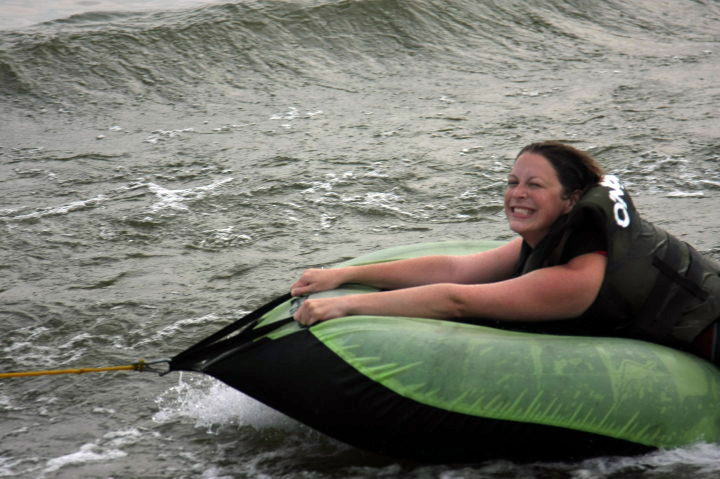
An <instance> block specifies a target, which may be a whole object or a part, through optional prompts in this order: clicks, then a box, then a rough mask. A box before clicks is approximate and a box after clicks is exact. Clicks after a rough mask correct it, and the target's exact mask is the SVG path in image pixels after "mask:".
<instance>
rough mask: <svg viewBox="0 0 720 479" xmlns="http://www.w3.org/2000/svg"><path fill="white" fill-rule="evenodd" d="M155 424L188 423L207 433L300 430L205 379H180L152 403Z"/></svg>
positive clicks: (270, 412)
mask: <svg viewBox="0 0 720 479" xmlns="http://www.w3.org/2000/svg"><path fill="white" fill-rule="evenodd" d="M155 402H156V404H158V406H159V411H158V412H157V413H156V414H155V415H154V416H153V420H154V421H156V422H158V423H168V422H173V421H178V420H187V419H189V420H191V421H193V422H194V423H195V426H196V427H199V428H206V429H207V430H208V431H210V432H212V430H213V429H214V428H216V427H218V426H221V425H226V424H234V425H239V426H251V427H253V428H255V429H257V430H262V429H267V428H275V429H285V430H287V429H300V428H301V426H300V424H299V423H297V422H296V421H294V420H292V419H290V418H288V417H287V416H285V415H283V414H281V413H279V412H277V411H275V410H274V409H271V408H269V407H267V406H265V405H264V404H262V403H260V402H258V401H255V400H254V399H252V398H250V397H248V396H246V395H245V394H243V393H241V392H239V391H237V390H235V389H232V388H231V387H229V386H227V385H225V384H223V383H221V382H220V381H218V380H215V379H213V378H210V377H208V376H199V375H190V376H188V375H183V374H181V375H180V379H179V381H178V384H177V386H174V387H172V388H170V389H169V390H168V391H166V392H165V393H163V394H162V395H161V396H159V397H158V398H157V399H156V400H155Z"/></svg>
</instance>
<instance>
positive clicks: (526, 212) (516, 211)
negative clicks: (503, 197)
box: [513, 208, 532, 215]
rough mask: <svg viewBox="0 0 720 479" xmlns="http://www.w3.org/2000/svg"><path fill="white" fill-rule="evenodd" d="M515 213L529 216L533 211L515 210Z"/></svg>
mask: <svg viewBox="0 0 720 479" xmlns="http://www.w3.org/2000/svg"><path fill="white" fill-rule="evenodd" d="M513 212H514V213H518V214H521V215H529V214H530V213H532V211H531V210H529V209H527V208H513Z"/></svg>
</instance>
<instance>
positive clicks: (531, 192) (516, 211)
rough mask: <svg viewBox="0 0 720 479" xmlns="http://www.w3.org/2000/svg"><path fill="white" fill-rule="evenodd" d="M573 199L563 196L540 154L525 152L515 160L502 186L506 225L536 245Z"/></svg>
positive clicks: (560, 187) (550, 169) (553, 170)
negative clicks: (505, 186) (504, 184)
mask: <svg viewBox="0 0 720 479" xmlns="http://www.w3.org/2000/svg"><path fill="white" fill-rule="evenodd" d="M575 202H576V200H575V198H565V195H564V191H563V186H562V184H561V183H560V180H559V179H558V177H557V173H555V168H553V166H552V164H550V162H549V161H548V160H547V159H546V158H545V157H544V156H542V155H539V154H537V153H530V152H525V153H523V154H522V155H520V156H519V157H518V158H517V160H515V164H514V165H513V168H512V170H510V174H509V175H508V185H507V189H506V190H505V215H506V216H507V219H508V223H509V224H510V229H512V230H513V231H515V232H516V233H518V234H519V235H520V236H522V237H523V239H525V241H527V242H528V244H529V245H530V246H532V247H535V246H537V244H538V243H539V242H540V240H542V239H543V238H544V237H545V235H546V234H547V233H548V231H550V226H552V224H553V223H554V222H555V220H556V219H558V218H559V217H560V216H561V215H563V214H565V213H568V212H570V210H571V209H572V207H573V206H574V205H575Z"/></svg>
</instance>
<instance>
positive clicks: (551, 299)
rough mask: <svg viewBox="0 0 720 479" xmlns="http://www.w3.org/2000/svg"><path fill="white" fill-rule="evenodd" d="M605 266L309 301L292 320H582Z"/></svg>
mask: <svg viewBox="0 0 720 479" xmlns="http://www.w3.org/2000/svg"><path fill="white" fill-rule="evenodd" d="M606 263H607V258H605V256H602V255H599V254H594V253H589V254H584V255H581V256H578V257H576V258H573V259H572V260H570V261H569V262H568V263H567V264H564V265H559V266H552V267H548V268H542V269H539V270H535V271H533V272H531V273H528V274H525V275H523V276H520V277H518V278H512V279H508V280H504V281H499V282H495V283H487V284H454V283H441V284H430V285H424V286H417V287H411V288H405V289H399V290H394V291H384V292H378V293H369V294H362V295H351V296H341V297H334V298H321V299H308V300H306V301H305V302H304V303H303V305H302V306H301V307H300V308H299V309H298V310H297V311H296V313H295V319H296V320H297V321H298V322H300V323H301V324H305V325H310V324H314V323H316V322H318V321H324V320H327V319H332V318H337V317H341V316H350V315H358V314H369V315H382V316H411V317H424V318H440V319H455V318H472V317H477V318H492V319H500V320H510V321H512V320H515V321H534V320H537V321H542V320H551V319H569V318H573V317H577V316H579V315H580V314H582V313H583V312H584V311H585V310H586V309H587V308H588V307H590V305H591V304H592V303H593V301H594V300H595V298H596V297H597V294H598V292H599V291H600V287H601V285H602V282H603V278H604V275H605V265H606Z"/></svg>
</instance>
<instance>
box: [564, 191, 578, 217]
mask: <svg viewBox="0 0 720 479" xmlns="http://www.w3.org/2000/svg"><path fill="white" fill-rule="evenodd" d="M580 198H582V191H580V190H575V191H573V192H572V193H570V194H569V195H568V196H567V198H565V201H566V203H565V210H564V211H563V212H564V213H570V211H571V210H572V209H573V208H574V207H575V205H576V204H577V202H578V201H580Z"/></svg>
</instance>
